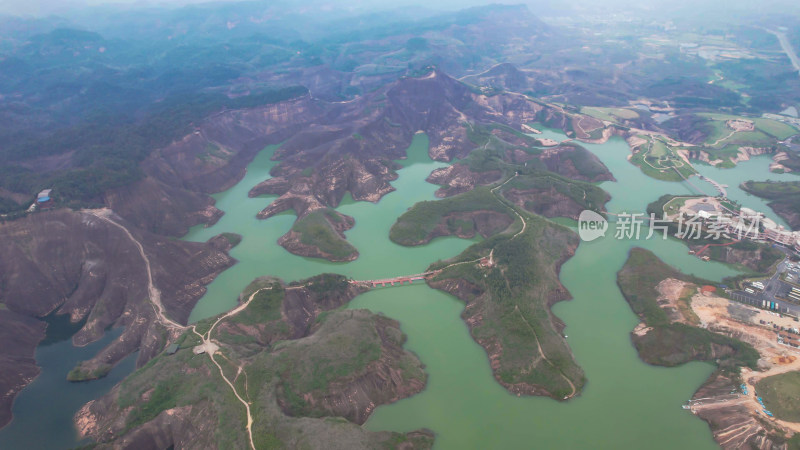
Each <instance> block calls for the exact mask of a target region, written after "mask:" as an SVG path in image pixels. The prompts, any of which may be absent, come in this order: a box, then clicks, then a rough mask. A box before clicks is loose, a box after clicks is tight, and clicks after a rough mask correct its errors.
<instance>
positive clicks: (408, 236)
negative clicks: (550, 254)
mask: <svg viewBox="0 0 800 450" xmlns="http://www.w3.org/2000/svg"><path fill="white" fill-rule="evenodd" d="M481 210H488V211H496V212H499V213H503V214H507V215H510V214H511V213H510V211H509V209H508V207H507V206H506V205H504V204H503V203H501V202H500V201H499V200H497V197H495V196H494V194H492V192H491V191H490V188H488V187H485V186H479V187H476V188H475V189H473V190H471V191H469V192H465V193H463V194H460V195H456V196H454V197H449V198H446V199H443V200H435V201H425V202H420V203H417V204H415V205H414V206H412V207H411V208H410V209H409V210H408V211H406V212H405V213H403V215H402V216H400V217H399V218H398V219H397V222H396V223H395V224H394V225H392V229H391V230H390V231H389V239H391V240H392V242H394V243H397V244H400V245H419V244H421V243H423V242H425V241H426V240H428V239H429V236H430V235H431V233H432V232H433V230H434V229H435V228H436V227H437V226H438V225H439V224H440V223H442V222H443V220H444V216H446V215H448V214H451V213H461V212H472V211H481ZM454 225H455V224H454ZM499 231H502V230H495V232H499Z"/></svg>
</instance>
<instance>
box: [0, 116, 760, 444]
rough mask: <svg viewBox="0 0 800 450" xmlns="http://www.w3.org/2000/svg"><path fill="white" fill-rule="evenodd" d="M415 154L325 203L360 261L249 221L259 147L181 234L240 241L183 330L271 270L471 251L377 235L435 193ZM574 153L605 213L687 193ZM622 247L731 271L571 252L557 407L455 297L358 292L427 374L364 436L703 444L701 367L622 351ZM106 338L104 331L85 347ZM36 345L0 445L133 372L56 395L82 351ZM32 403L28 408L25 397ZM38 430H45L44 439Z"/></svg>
mask: <svg viewBox="0 0 800 450" xmlns="http://www.w3.org/2000/svg"><path fill="white" fill-rule="evenodd" d="M550 136H552V137H553V138H555V139H559V140H561V139H563V138H564V136H563V135H559V134H558V133H555V132H551V131H548V135H547V137H550ZM427 147H428V140H427V138H426V137H425V136H424V135H417V136H416V137H415V138H414V141H413V143H412V145H411V147H410V148H409V151H408V153H409V158H408V159H407V160H405V161H403V162H402V164H403V165H404V168H403V169H402V170H400V171H399V175H400V177H399V178H398V180H396V181H394V182H392V185H393V186H394V187H395V188H396V189H397V190H396V191H395V192H392V193H390V194H388V195H386V196H385V197H384V198H383V199H382V200H381V201H380V202H379V203H378V204H372V203H366V202H353V201H352V200H351V199H348V200H346V201H344V202H343V203H342V205H340V206H339V208H337V209H338V210H339V211H340V212H342V213H344V214H348V215H350V216H352V217H354V218H355V220H356V225H355V227H354V228H353V229H352V230H350V231H348V232H347V237H348V239H349V240H350V242H351V243H352V244H353V245H355V246H356V248H358V250H359V252H360V254H361V256H360V257H359V259H358V260H356V261H353V262H350V263H328V262H325V261H321V260H316V259H309V258H302V257H298V256H295V255H292V254H290V253H288V252H287V251H285V250H284V249H283V248H281V247H280V246H278V245H277V244H276V241H277V239H278V238H279V237H280V236H281V235H283V234H284V233H285V232H286V231H288V230H289V229H290V227H291V225H292V223H293V221H294V215H293V214H291V213H286V214H282V215H279V216H276V217H273V218H270V219H268V220H257V219H256V218H255V215H256V213H257V212H258V211H259V210H261V209H262V208H264V207H266V206H267V205H268V204H269V203H270V202H271V201H272V200H273V199H274V197H271V196H263V197H259V198H252V199H251V198H247V192H248V191H249V190H250V189H251V188H252V187H253V186H255V185H256V184H257V183H259V182H261V181H263V180H265V179H267V178H269V170H270V168H271V167H272V166H273V165H274V164H275V163H274V162H272V161H270V158H271V156H272V154H273V152H274V151H275V148H276V147H269V148H267V149H266V150H265V151H263V152H261V153H260V154H259V155H258V156H257V158H256V159H255V160H254V161H253V163H251V164H250V165H249V166H248V172H247V174H246V176H245V178H244V179H243V180H242V181H241V182H240V183H238V184H237V185H236V186H234V187H233V188H231V189H230V190H228V191H225V192H222V193H220V194H217V195H215V196H214V197H215V198H216V200H217V206H218V207H219V208H220V209H222V210H223V211H225V215H224V216H223V217H222V218H221V219H220V221H219V222H218V223H217V224H215V225H214V226H212V227H210V228H203V227H195V228H193V229H192V230H191V231H190V232H189V234H188V235H187V236H186V237H185V239H188V240H194V241H205V240H207V239H208V238H210V237H211V236H214V235H216V234H219V233H221V232H225V231H228V232H236V233H239V234H241V235H243V240H242V242H241V243H240V244H239V245H238V246H237V247H236V248H234V249H233V250H232V252H231V254H232V255H233V256H234V257H235V258H236V259H237V260H238V261H239V262H238V263H237V264H236V265H234V266H233V267H232V268H231V269H228V270H227V271H225V272H223V273H222V274H221V275H220V276H219V277H217V279H216V280H215V281H214V282H213V283H212V284H211V285H209V287H208V292H207V294H206V295H205V296H204V297H203V298H202V299H201V300H200V302H199V303H198V305H197V306H196V307H195V309H194V311H193V312H192V315H191V318H190V321H196V320H199V319H202V318H205V317H209V316H213V315H216V314H218V313H221V312H223V311H226V310H228V309H230V308H231V307H233V306H234V305H235V304H236V300H237V297H238V294H239V292H241V290H242V289H243V288H244V287H245V286H246V285H247V284H248V283H249V282H250V281H252V280H253V279H254V278H256V277H258V276H262V275H274V276H278V277H281V278H283V279H284V280H286V281H292V280H297V279H302V278H306V277H309V276H312V275H316V274H318V273H322V272H336V273H341V274H345V275H348V276H350V277H353V278H356V279H374V278H380V277H388V276H396V275H403V274H412V273H418V272H421V271H423V270H424V269H425V268H426V267H427V266H428V265H429V264H430V263H431V262H433V261H435V260H437V259H445V258H449V257H452V256H454V255H457V254H458V253H460V252H461V251H462V250H464V249H465V248H467V247H468V246H469V245H470V244H471V243H472V242H471V241H469V240H462V239H458V238H438V239H435V240H434V241H433V242H431V243H430V244H428V245H425V246H421V247H415V248H405V247H399V246H396V245H394V244H392V243H391V242H390V241H389V239H388V232H389V228H390V227H391V225H392V224H393V223H394V222H395V220H396V218H397V217H398V216H399V215H400V214H402V213H403V212H404V211H405V210H406V209H407V208H408V207H410V206H412V205H413V204H414V203H416V202H418V201H421V200H430V199H433V198H434V196H433V193H434V191H435V190H436V188H437V187H436V186H433V185H431V184H428V183H426V182H425V181H424V180H425V178H426V177H427V176H428V175H429V174H430V172H431V171H432V170H434V169H436V168H439V167H443V166H445V163H439V162H434V161H431V160H430V158H428V156H427ZM587 148H589V149H590V150H591V151H592V152H594V153H595V154H597V155H598V157H600V159H602V160H603V162H604V163H606V165H607V166H608V167H609V168H610V169H611V171H612V172H613V173H614V175H615V177H616V178H617V179H618V180H622V181H621V182H618V183H617V182H615V183H603V184H602V187H603V188H604V189H606V190H608V191H609V192H610V193H611V195H612V196H613V200H612V201H611V203H610V204H609V210H611V211H628V212H638V211H644V209H645V206H646V205H647V204H648V203H649V202H651V201H653V200H655V199H656V198H658V197H659V196H660V195H662V194H664V193H674V194H685V193H689V190H688V188H687V187H686V186H685V185H684V184H680V183H666V182H659V181H655V180H652V179H650V178H647V177H645V176H644V175H643V174H642V173H641V171H639V169H638V168H636V167H634V166H633V165H631V164H630V163H628V162H627V160H626V156H627V154H628V152H629V150H628V147H627V145H626V144H625V142H624V141H622V140H620V139H612V140H611V141H609V142H608V143H606V144H603V145H587ZM715 179H716V178H715ZM743 179H747V175H743ZM720 181H722V180H720ZM729 184H730V183H729ZM563 223H568V221H563ZM634 244H635V245H641V246H644V247H646V248H649V249H651V250H653V251H654V252H656V253H657V254H658V255H659V256H660V257H662V258H663V259H664V260H665V261H667V262H669V263H671V264H673V265H675V266H677V267H679V268H681V269H682V270H684V271H687V272H692V273H696V274H698V275H702V276H705V277H707V278H712V279H721V278H722V277H724V276H727V275H731V274H733V273H734V271H733V270H731V269H730V268H728V267H726V266H723V265H720V264H715V263H703V262H701V261H700V260H698V259H697V258H694V257H691V256H689V255H688V254H687V251H686V248H685V247H684V246H683V245H681V244H680V243H679V242H675V241H672V240H669V241H663V240H661V239H654V240H648V241H640V242H637V243H632V242H628V241H619V240H616V239H614V238H613V231H612V232H610V234H609V236H608V237H606V238H604V239H599V240H597V241H594V242H592V243H588V244H586V243H584V244H581V245H580V247H579V248H578V250H577V253H576V255H575V257H573V258H572V259H570V260H569V261H568V262H567V263H566V264H565V265H564V267H563V268H562V282H563V283H564V285H565V286H566V287H567V288H568V289H569V290H570V292H571V293H572V295H573V297H574V300H572V301H570V302H562V303H559V304H557V305H555V307H554V308H553V310H554V312H555V313H556V314H557V315H558V316H559V317H561V318H562V319H563V320H564V321H565V323H566V324H567V328H566V330H565V333H566V334H567V335H568V336H569V337H568V339H567V340H568V342H569V343H570V346H571V347H572V349H573V351H574V353H575V357H576V360H577V361H578V363H579V364H580V365H581V366H582V367H583V368H584V370H585V371H586V376H587V378H588V380H589V381H588V384H587V385H586V387H585V390H584V393H583V394H582V395H581V396H580V397H578V398H575V399H572V400H570V401H569V402H566V403H559V402H556V401H554V400H550V399H547V398H538V397H533V398H530V397H528V398H517V397H515V396H512V395H510V394H508V393H507V392H506V391H505V390H504V389H503V388H502V387H501V386H500V385H499V384H497V383H496V382H495V380H494V378H493V377H492V374H491V371H490V368H489V365H488V361H487V358H486V354H485V352H484V351H483V349H482V348H480V347H479V346H478V345H477V344H476V343H475V342H474V341H473V340H472V339H471V337H470V336H469V333H468V330H467V327H466V325H465V324H464V323H463V321H462V320H461V318H460V314H461V312H462V310H463V304H462V303H461V302H460V301H458V300H457V299H455V298H453V297H451V296H449V295H447V294H444V293H442V292H439V291H435V290H433V289H430V288H428V287H427V286H425V285H415V286H404V287H398V288H386V289H379V290H375V291H371V292H368V293H366V294H364V295H362V296H359V297H357V298H356V299H355V300H354V301H353V302H351V304H350V305H349V307H351V308H369V309H371V310H373V311H376V312H378V311H379V312H383V313H385V314H387V315H388V316H390V317H393V318H396V319H398V320H400V322H401V324H402V329H403V331H404V332H405V333H407V334H408V337H409V340H408V345H407V348H408V349H409V350H411V351H413V352H415V353H416V354H417V355H419V357H420V359H421V360H422V362H423V363H425V364H426V366H427V368H426V371H427V372H428V374H429V375H430V378H429V383H428V385H427V387H426V389H425V391H423V392H422V393H420V394H419V395H416V396H414V397H411V398H409V399H406V400H402V401H400V402H397V403H395V404H392V405H386V406H381V407H379V408H378V409H377V410H376V411H375V413H374V414H373V416H372V417H371V418H370V420H369V421H368V422H367V424H366V425H365V427H367V428H368V429H371V430H385V429H386V430H397V431H406V430H412V429H416V428H420V427H426V428H430V429H432V430H434V431H435V432H436V433H437V441H436V442H437V444H436V446H437V448H439V449H451V448H452V449H456V448H458V449H462V448H482V449H483V448H531V447H546V448H554V447H558V448H562V447H570V448H574V447H579V446H580V447H584V448H586V447H591V448H618V447H621V446H625V447H633V446H636V447H640V446H645V445H646V446H648V447H655V448H675V447H679V446H682V447H687V448H714V443H713V441H712V439H711V433H710V432H709V430H708V427H707V426H706V424H705V423H704V422H702V421H700V420H699V419H697V418H695V417H694V416H692V415H691V414H689V413H687V412H685V411H684V410H682V409H681V408H680V404H681V403H682V402H683V401H685V400H687V399H688V398H690V397H691V395H692V393H693V392H694V391H695V390H696V389H697V387H698V386H699V385H700V384H701V383H702V382H703V380H704V379H705V378H706V377H707V376H708V374H709V373H710V372H711V370H712V366H711V365H708V364H701V363H693V364H688V365H685V366H683V367H680V368H674V369H664V368H656V367H651V366H648V365H645V364H643V363H642V362H641V361H640V360H639V359H638V357H637V355H636V353H635V351H634V349H633V347H632V346H631V343H630V339H629V334H628V333H629V332H630V330H631V329H633V327H634V326H635V325H636V324H637V319H636V317H635V316H634V315H633V314H632V313H631V311H630V309H629V308H628V306H627V304H626V303H625V301H624V300H623V298H622V297H621V295H620V293H619V291H618V289H617V287H616V272H617V271H618V270H619V268H620V267H621V266H622V264H623V263H624V261H625V259H626V256H627V252H628V250H629V249H630V248H631V247H632V246H633V245H634ZM108 339H110V338H109V337H108V336H107V337H106V338H104V340H103V341H102V342H101V343H98V344H97V345H100V344H102V343H105V342H106V341H107V340H108ZM48 348H49V347H41V348H40V349H39V351H37V361H38V362H39V363H40V365H42V366H43V374H42V376H41V377H40V379H37V381H36V382H34V383H32V384H31V385H30V386H29V387H28V388H26V389H25V390H24V391H23V393H22V394H21V395H20V396H19V397H18V401H17V402H16V403H15V406H14V413H15V416H16V418H15V424H16V425H14V424H12V425H11V426H9V427H8V428H6V429H4V430H3V431H2V432H0V447H2V448H17V447H20V443H22V442H26V443H27V442H28V441H23V440H20V439H24V438H25V436H28V435H30V434H33V433H37V432H38V435H37V436H36V443H38V444H36V445H33V446H32V447H31V446H26V447H28V448H68V447H71V446H74V444H75V440H74V429H73V428H72V426H71V424H70V422H69V420H70V419H71V417H72V415H73V414H74V413H75V411H76V410H77V409H78V408H79V407H80V406H81V404H82V402H85V401H88V400H90V399H92V398H97V397H99V396H100V395H102V394H104V393H105V392H107V390H108V388H109V387H110V386H111V384H113V382H116V381H117V380H118V379H119V377H122V376H124V375H125V374H127V373H129V372H130V370H132V359H130V358H129V359H126V362H125V363H123V366H121V367H118V368H116V369H115V370H114V371H112V378H109V379H107V380H106V381H98V382H91V383H87V384H83V385H69V386H68V387H67V386H64V387H62V386H61V385H62V384H63V383H62V382H61V381H58V380H59V379H60V380H63V376H64V375H65V374H66V370H69V368H71V367H72V365H74V362H75V361H78V360H80V359H85V358H87V357H88V355H89V353H91V351H92V350H94V349H95V348H94V347H87V348H84V349H76V348H74V347H72V346H71V345H68V343H67V345H62V346H60V347H58V348H57V351H52V352H47V351H45V350H47V349H48ZM98 348H99V347H98ZM59 361H66V362H61V363H59ZM58 364H61V365H58ZM128 366H130V367H128ZM39 380H41V381H39ZM108 383H111V384H108ZM84 387H85V388H84ZM53 389H64V391H65V392H66V391H67V390H69V391H72V390H74V389H85V391H86V392H83V393H82V394H81V395H82V397H80V401H78V400H71V401H70V402H66V401H65V402H60V401H55V402H53V405H54V407H53V408H51V409H52V411H48V417H49V416H52V417H57V418H58V420H49V421H42V420H41V419H40V418H39V416H37V414H36V411H37V409H40V408H47V407H48V406H47V404H46V401H47V400H46V399H47V396H51V397H52V396H54V395H56V394H54V391H53ZM34 397H35V398H38V399H39V400H36V401H33V400H31V399H32V398H34ZM54 429H55V431H54V432H53V433H50V432H51V431H52V430H54ZM39 430H48V433H42V432H39ZM70 436H72V438H71V439H70ZM39 444H41V445H39Z"/></svg>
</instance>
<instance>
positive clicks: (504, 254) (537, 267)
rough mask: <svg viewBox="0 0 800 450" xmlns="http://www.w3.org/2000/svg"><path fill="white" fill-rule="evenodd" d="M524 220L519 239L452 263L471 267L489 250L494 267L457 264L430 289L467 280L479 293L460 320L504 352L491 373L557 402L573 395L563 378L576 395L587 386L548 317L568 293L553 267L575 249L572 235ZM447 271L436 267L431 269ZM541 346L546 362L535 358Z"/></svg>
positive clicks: (484, 245) (480, 248)
mask: <svg viewBox="0 0 800 450" xmlns="http://www.w3.org/2000/svg"><path fill="white" fill-rule="evenodd" d="M526 220H527V222H528V226H527V228H526V231H525V233H523V234H521V235H519V236H518V237H517V238H515V239H513V240H512V239H511V238H510V236H509V235H508V234H500V235H495V236H493V237H492V238H490V239H487V240H486V241H483V242H481V243H478V244H475V245H473V246H471V247H469V248H468V249H467V250H465V251H464V252H463V253H462V254H461V255H459V256H458V257H456V258H455V259H454V260H453V261H452V262H459V261H471V260H474V259H476V258H478V257H481V256H485V255H488V254H489V252H490V250H492V249H493V250H494V254H493V256H494V259H495V261H496V265H495V267H494V268H492V269H482V268H480V267H478V266H477V265H476V264H462V265H458V266H454V267H451V268H448V269H446V270H444V271H443V272H442V273H441V274H439V275H438V276H437V277H436V279H435V280H434V284H435V285H438V283H448V282H452V281H458V280H464V281H466V282H468V283H470V284H472V285H474V286H476V287H477V288H478V290H479V291H481V293H480V294H479V295H477V296H474V297H470V298H463V300H465V301H466V302H467V303H468V304H472V306H470V308H469V309H468V310H467V312H466V313H465V320H468V321H469V322H470V323H473V324H474V326H472V328H471V333H472V335H473V336H474V337H475V339H476V340H477V341H478V342H479V343H481V344H482V345H484V346H485V347H487V349H491V348H492V346H493V345H495V344H496V345H499V346H500V347H501V348H502V352H501V353H500V355H499V357H498V359H497V364H498V367H497V368H496V369H495V375H496V376H497V378H498V379H499V380H500V381H501V382H502V383H503V384H505V385H506V386H509V385H514V384H523V385H528V386H536V387H539V388H541V389H543V390H545V391H546V392H548V393H550V395H552V396H553V397H555V398H559V399H560V398H563V397H564V396H567V395H569V394H570V393H571V392H572V388H571V386H570V385H569V383H568V382H567V381H566V379H565V378H568V379H569V380H571V382H572V383H573V384H574V386H575V388H576V390H577V391H580V389H581V387H582V386H583V384H584V383H585V379H584V374H583V371H582V370H581V368H580V367H579V366H578V365H577V363H576V362H575V360H574V359H573V358H572V353H571V351H570V349H569V347H568V345H567V344H566V342H565V341H564V339H563V338H562V336H561V335H560V333H559V331H558V330H557V328H556V327H557V325H556V323H558V319H556V318H554V317H553V315H552V314H551V312H550V304H551V303H552V302H555V301H557V300H558V299H563V298H564V296H566V295H567V294H566V292H564V290H563V287H562V286H561V285H560V283H559V281H558V273H557V268H558V266H559V265H560V263H561V262H563V260H564V259H566V258H567V257H568V256H569V255H570V254H571V251H570V250H568V249H571V248H574V247H575V246H577V237H576V236H575V235H574V233H572V232H570V231H569V230H567V229H566V228H563V227H561V226H558V225H556V224H553V223H552V222H549V221H547V220H545V219H543V218H541V217H539V216H531V215H527V214H526ZM448 263H449V262H448ZM445 265H446V264H445V263H441V262H440V263H437V264H434V265H433V266H432V267H431V269H436V268H438V267H443V266H445ZM472 319H479V320H477V321H475V322H473V321H472ZM537 343H538V345H537ZM539 345H540V346H541V349H542V352H543V353H544V355H545V356H546V358H547V360H549V362H547V361H546V360H544V359H542V358H539V355H540V353H539V348H538V346H539ZM489 351H490V353H491V350H489Z"/></svg>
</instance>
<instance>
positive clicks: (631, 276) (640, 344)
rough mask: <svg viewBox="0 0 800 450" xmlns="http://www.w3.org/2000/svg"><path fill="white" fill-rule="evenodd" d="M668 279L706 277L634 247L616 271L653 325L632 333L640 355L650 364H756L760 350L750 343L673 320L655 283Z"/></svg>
mask: <svg viewBox="0 0 800 450" xmlns="http://www.w3.org/2000/svg"><path fill="white" fill-rule="evenodd" d="M666 278H675V279H679V280H683V281H686V282H690V283H695V284H704V281H703V280H700V279H697V278H695V277H692V276H689V275H685V274H683V273H681V272H678V271H677V270H675V269H673V268H672V267H670V266H668V265H667V264H665V263H664V262H662V261H661V260H660V259H658V257H656V256H655V255H654V254H653V253H651V252H650V251H647V250H644V249H641V248H635V249H633V250H631V253H630V256H629V258H628V261H627V262H626V263H625V265H624V266H623V267H622V269H621V270H620V271H619V273H618V274H617V284H618V285H619V287H620V290H621V291H622V294H623V296H624V297H625V300H627V301H628V304H629V305H630V306H631V309H633V312H635V313H636V315H638V316H639V317H640V318H641V319H642V321H644V323H645V324H646V325H647V326H648V327H652V330H651V331H649V332H648V333H647V334H646V335H645V336H636V335H632V339H633V343H634V346H635V347H636V349H637V351H638V352H639V356H640V357H641V358H642V359H643V360H644V361H645V362H647V363H649V364H655V365H662V366H675V365H679V364H684V363H687V362H689V361H715V360H716V362H717V364H718V365H719V367H720V368H724V369H732V368H735V367H738V366H748V367H755V365H756V362H757V361H758V352H756V350H755V349H753V348H752V347H751V346H750V345H748V344H745V343H743V342H740V341H738V340H735V339H731V338H729V337H726V336H722V335H719V334H716V333H712V332H710V331H708V330H705V329H701V328H696V327H693V326H690V325H686V324H681V323H671V322H670V320H669V318H668V316H667V314H666V312H664V310H663V309H662V308H661V307H660V306H659V305H658V303H657V298H658V291H657V290H656V286H657V285H658V283H660V282H661V281H662V280H664V279H666Z"/></svg>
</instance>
